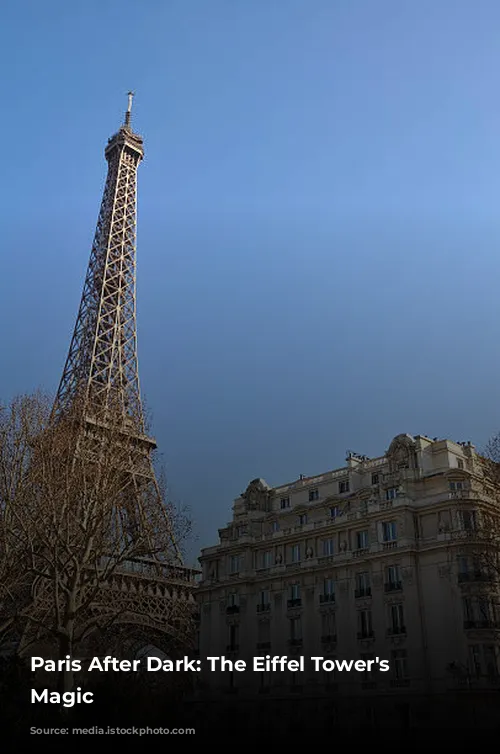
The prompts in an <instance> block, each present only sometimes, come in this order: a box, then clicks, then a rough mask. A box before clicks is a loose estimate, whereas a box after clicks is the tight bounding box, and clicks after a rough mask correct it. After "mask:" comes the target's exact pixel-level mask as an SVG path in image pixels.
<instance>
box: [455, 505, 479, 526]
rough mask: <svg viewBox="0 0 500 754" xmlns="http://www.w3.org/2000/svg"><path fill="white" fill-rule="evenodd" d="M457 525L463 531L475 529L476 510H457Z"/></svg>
mask: <svg viewBox="0 0 500 754" xmlns="http://www.w3.org/2000/svg"><path fill="white" fill-rule="evenodd" d="M458 525H459V527H460V529H462V530H463V531H476V529H477V520H476V511H474V510H472V511H459V512H458Z"/></svg>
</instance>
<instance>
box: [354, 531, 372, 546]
mask: <svg viewBox="0 0 500 754" xmlns="http://www.w3.org/2000/svg"><path fill="white" fill-rule="evenodd" d="M368 542H369V540H368V531H358V532H356V548H357V549H358V550H366V549H367V548H368V546H369V544H368Z"/></svg>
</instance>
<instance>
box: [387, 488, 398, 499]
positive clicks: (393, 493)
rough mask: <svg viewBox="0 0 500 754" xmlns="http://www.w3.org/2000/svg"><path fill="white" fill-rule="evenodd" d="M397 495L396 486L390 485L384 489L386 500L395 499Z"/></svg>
mask: <svg viewBox="0 0 500 754" xmlns="http://www.w3.org/2000/svg"><path fill="white" fill-rule="evenodd" d="M397 496H398V488H397V487H390V488H389V489H388V490H386V491H385V499H386V500H395V499H396V498H397Z"/></svg>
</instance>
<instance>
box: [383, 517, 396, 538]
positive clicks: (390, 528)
mask: <svg viewBox="0 0 500 754" xmlns="http://www.w3.org/2000/svg"><path fill="white" fill-rule="evenodd" d="M382 536H383V538H384V542H394V541H395V540H396V539H397V529H396V522H395V521H384V522H383V524H382Z"/></svg>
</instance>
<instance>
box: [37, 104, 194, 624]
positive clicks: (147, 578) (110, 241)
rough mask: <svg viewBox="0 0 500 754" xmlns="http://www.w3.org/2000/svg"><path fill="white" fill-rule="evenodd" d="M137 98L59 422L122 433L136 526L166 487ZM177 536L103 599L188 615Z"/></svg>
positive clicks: (154, 620)
mask: <svg viewBox="0 0 500 754" xmlns="http://www.w3.org/2000/svg"><path fill="white" fill-rule="evenodd" d="M132 101H133V92H129V93H128V108H127V110H126V113H125V120H124V123H123V124H122V126H121V127H120V128H119V130H118V131H117V133H115V134H114V135H113V136H112V137H111V138H110V139H108V143H107V146H106V148H105V157H106V160H107V162H108V173H107V178H106V183H105V187H104V193H103V198H102V202H101V207H100V212H99V217H98V220H97V228H96V232H95V236H94V241H93V244H92V250H91V254H90V261H89V264H88V269H87V274H86V278H85V283H84V286H83V294H82V298H81V302H80V307H79V311H78V315H77V319H76V325H75V328H74V332H73V336H72V339H71V344H70V347H69V353H68V356H67V359H66V363H65V366H64V370H63V374H62V378H61V381H60V384H59V389H58V391H57V395H56V399H55V402H54V405H53V409H52V421H53V422H57V421H58V420H59V419H63V418H65V417H67V416H69V415H71V413H72V412H74V409H75V406H77V407H78V409H77V413H78V415H79V417H80V418H79V426H81V431H80V430H79V432H78V436H79V440H78V448H77V451H76V452H79V453H83V454H85V453H86V452H87V451H88V449H89V447H91V446H92V442H93V441H95V438H96V437H99V433H100V432H101V434H102V433H105V434H106V436H107V437H109V436H110V429H111V434H112V435H113V438H114V441H116V442H117V443H119V444H121V446H122V447H125V448H127V453H126V456H125V457H126V458H127V468H126V473H127V474H128V475H129V476H130V478H131V479H132V482H133V483H132V484H131V485H130V487H131V489H132V490H133V493H132V496H133V497H134V500H133V501H132V504H131V505H130V510H129V512H128V516H129V519H130V517H132V518H133V519H134V520H133V521H130V520H129V524H130V523H132V524H134V525H135V526H140V522H141V521H142V520H144V517H143V512H142V510H141V504H142V503H141V501H142V499H143V497H144V494H145V493H147V494H151V493H153V494H157V495H158V496H160V490H159V485H158V481H157V478H156V474H155V470H154V466H153V462H152V451H153V450H154V449H155V448H156V442H155V440H154V439H153V438H151V437H150V436H149V435H148V434H147V431H146V423H145V418H144V411H143V406H142V400H141V393H140V385H139V372H138V360H137V333H136V223H137V168H138V165H139V163H140V162H141V160H142V159H143V157H144V148H143V139H142V137H141V136H139V135H138V134H136V133H134V131H133V130H132V128H131V110H132ZM158 499H160V498H159V497H158ZM130 511H132V512H130ZM166 523H167V525H168V521H167V522H166ZM124 536H127V531H125V530H124ZM170 540H171V547H170V549H169V551H168V552H165V553H161V554H160V555H159V556H158V554H156V555H155V556H154V557H153V556H151V557H150V556H145V557H144V558H140V559H139V561H138V560H137V558H136V559H135V560H134V562H131V563H128V564H127V563H125V564H121V565H120V567H119V568H117V570H116V573H114V575H113V577H112V579H111V582H110V584H108V585H107V587H108V588H107V590H106V594H104V595H103V599H102V600H100V601H101V602H102V605H101V607H102V608H103V609H105V605H106V603H107V602H108V603H109V601H110V600H112V601H113V604H116V602H117V601H118V602H120V601H121V603H122V604H123V609H124V611H125V612H126V611H127V610H128V611H129V613H130V614H132V615H133V614H134V610H135V607H136V606H137V603H138V600H142V601H143V602H144V600H146V604H148V605H149V608H148V610H146V613H148V616H149V618H150V623H151V625H152V626H153V627H154V628H155V629H157V628H158V627H160V630H161V627H162V626H169V627H170V629H171V628H172V625H174V626H175V625H177V624H179V623H182V622H183V621H184V622H186V621H187V620H189V619H190V616H191V615H192V613H193V610H194V604H195V603H194V599H193V589H194V586H195V577H196V574H197V571H195V570H194V569H190V568H186V567H184V565H183V562H182V556H181V553H180V549H179V547H178V546H177V543H176V541H175V535H174V533H173V531H172V530H171V537H170ZM138 578H139V580H140V583H139V582H138V580H137V579H138ZM96 607H97V609H99V605H97V606H96ZM138 612H141V614H142V616H143V617H142V618H141V624H142V625H144V624H145V623H146V624H147V623H148V620H146V621H144V613H145V610H144V605H142V607H141V610H140V611H137V613H138Z"/></svg>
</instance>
